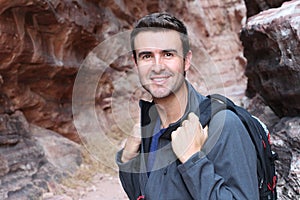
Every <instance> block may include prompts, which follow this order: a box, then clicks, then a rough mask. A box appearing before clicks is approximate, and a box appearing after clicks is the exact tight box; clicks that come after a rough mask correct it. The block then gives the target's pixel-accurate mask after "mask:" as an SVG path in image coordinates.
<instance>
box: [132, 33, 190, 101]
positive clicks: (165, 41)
mask: <svg viewBox="0 0 300 200" xmlns="http://www.w3.org/2000/svg"><path fill="white" fill-rule="evenodd" d="M134 46H135V50H136V56H137V61H136V67H137V70H138V74H139V78H140V81H141V84H142V85H143V87H144V88H145V89H146V90H147V91H148V92H149V93H150V94H151V95H152V96H153V98H164V97H168V96H169V95H171V94H175V95H176V92H178V91H179V90H180V89H182V87H183V83H184V79H185V77H184V72H185V71H187V70H188V68H189V66H190V60H191V52H189V53H188V54H187V56H186V60H185V62H184V59H183V48H182V42H181V40H180V34H179V33H178V32H176V31H173V30H168V31H159V32H153V31H145V32H140V33H138V34H137V36H136V38H135V40H134Z"/></svg>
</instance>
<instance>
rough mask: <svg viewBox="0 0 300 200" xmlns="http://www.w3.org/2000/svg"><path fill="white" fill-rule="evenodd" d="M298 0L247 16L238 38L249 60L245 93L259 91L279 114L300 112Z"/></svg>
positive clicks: (299, 6)
mask: <svg viewBox="0 0 300 200" xmlns="http://www.w3.org/2000/svg"><path fill="white" fill-rule="evenodd" d="M299 14H300V2H299V1H291V2H286V3H284V4H283V6H282V7H280V8H278V9H271V10H268V11H265V12H262V13H260V14H259V15H256V16H253V17H251V18H250V19H248V22H247V26H246V27H245V28H244V29H243V32H242V35H241V40H242V41H243V45H244V55H245V57H246V58H247V60H248V64H247V68H246V76H247V77H248V87H247V95H248V96H249V97H253V96H254V95H255V93H259V94H260V95H261V96H262V97H263V98H264V99H265V100H266V102H267V104H268V105H269V106H270V107H271V108H272V109H273V110H274V112H275V113H276V114H277V115H278V116H296V115H299V114H300V102H299V99H300V67H299V62H300V60H299V56H298V55H299V53H300V45H299V42H300V33H299V32H300V29H299V20H300V18H299Z"/></svg>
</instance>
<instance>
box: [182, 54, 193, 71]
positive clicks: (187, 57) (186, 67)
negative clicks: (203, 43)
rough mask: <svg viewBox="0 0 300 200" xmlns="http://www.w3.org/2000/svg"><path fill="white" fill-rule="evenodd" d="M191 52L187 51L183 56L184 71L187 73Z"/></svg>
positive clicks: (190, 62) (190, 61)
mask: <svg viewBox="0 0 300 200" xmlns="http://www.w3.org/2000/svg"><path fill="white" fill-rule="evenodd" d="M192 56H193V55H192V51H191V50H189V51H188V52H187V54H186V56H185V62H184V71H188V70H189V68H190V66H191V64H192Z"/></svg>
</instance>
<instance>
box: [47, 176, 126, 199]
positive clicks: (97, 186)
mask: <svg viewBox="0 0 300 200" xmlns="http://www.w3.org/2000/svg"><path fill="white" fill-rule="evenodd" d="M43 200H128V198H127V196H126V194H125V192H124V190H123V188H122V186H121V183H120V181H119V179H118V177H115V176H112V175H108V174H102V173H97V174H96V175H94V176H93V177H92V178H91V179H90V180H89V181H88V182H82V181H78V182H77V186H75V187H74V186H72V187H71V186H68V185H59V186H55V188H53V189H52V191H51V192H49V193H45V194H44V195H43Z"/></svg>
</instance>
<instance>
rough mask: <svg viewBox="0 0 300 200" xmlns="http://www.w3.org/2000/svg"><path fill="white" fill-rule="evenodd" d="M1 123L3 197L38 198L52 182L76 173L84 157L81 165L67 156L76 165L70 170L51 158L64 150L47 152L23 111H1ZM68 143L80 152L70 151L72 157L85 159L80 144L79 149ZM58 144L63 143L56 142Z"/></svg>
mask: <svg viewBox="0 0 300 200" xmlns="http://www.w3.org/2000/svg"><path fill="white" fill-rule="evenodd" d="M0 127H1V128H0V138H1V139H0V161H1V162H0V185H1V187H0V199H37V198H38V197H39V196H41V195H42V194H43V193H44V192H46V191H48V185H49V184H50V183H56V182H57V181H59V180H61V178H62V177H63V176H64V175H66V174H67V173H71V172H72V173H74V172H75V171H76V169H75V167H76V166H77V167H78V165H79V164H80V163H81V160H79V161H78V163H77V165H76V164H74V163H72V162H70V161H68V160H64V162H62V163H64V164H66V165H72V166H73V167H72V168H69V169H68V170H66V169H61V168H58V167H57V166H55V165H53V164H52V163H51V162H49V161H51V159H49V157H50V156H49V155H51V156H52V157H56V158H58V157H59V158H60V157H63V156H62V155H61V153H60V152H56V153H55V152H51V153H46V154H45V151H44V150H43V146H41V145H40V144H39V143H37V142H36V140H35V136H34V135H32V134H31V132H30V128H29V124H28V123H27V121H26V119H25V117H24V115H23V114H22V113H21V112H19V111H16V112H15V113H14V114H12V115H8V114H1V115H0ZM41 132H42V131H39V133H41ZM43 133H45V131H44V132H43ZM44 135H45V134H44ZM44 137H45V136H44ZM52 137H53V136H52ZM60 137H62V136H60ZM66 144H68V145H65V147H64V149H68V150H69V151H70V150H72V151H73V152H76V156H74V155H72V154H69V155H68V157H69V160H70V159H74V158H77V159H81V153H80V148H78V147H77V149H76V148H75V147H74V144H72V142H71V141H68V142H67V143H66ZM56 145H61V144H60V143H58V142H56ZM61 146H62V145H61ZM56 148H57V147H56ZM62 163H60V164H62ZM54 164H55V162H54Z"/></svg>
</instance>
